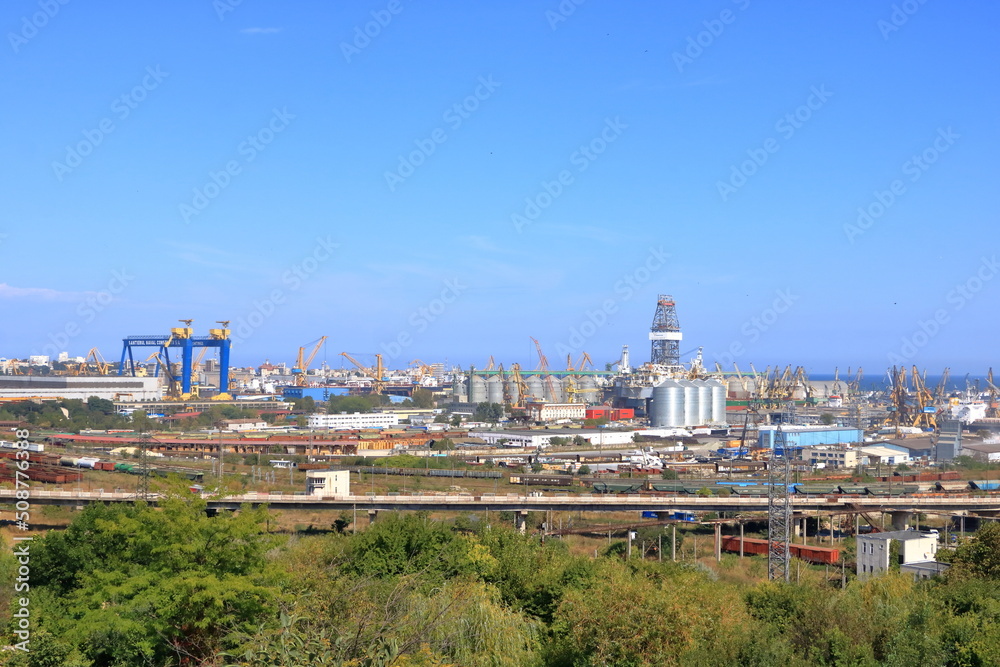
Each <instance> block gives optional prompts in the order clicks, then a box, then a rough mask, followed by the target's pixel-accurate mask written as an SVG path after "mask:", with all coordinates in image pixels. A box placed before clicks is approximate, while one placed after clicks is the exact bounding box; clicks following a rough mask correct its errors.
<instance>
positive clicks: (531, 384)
mask: <svg viewBox="0 0 1000 667" xmlns="http://www.w3.org/2000/svg"><path fill="white" fill-rule="evenodd" d="M524 383H525V384H526V385H528V396H530V397H531V399H532V400H535V401H544V400H545V389H544V383H543V382H542V378H540V377H539V376H537V375H529V376H528V379H527V380H525V381H524Z"/></svg>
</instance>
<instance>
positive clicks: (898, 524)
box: [889, 511, 910, 530]
mask: <svg viewBox="0 0 1000 667" xmlns="http://www.w3.org/2000/svg"><path fill="white" fill-rule="evenodd" d="M889 516H890V517H891V518H892V529H893V530H907V529H909V527H910V512H901V511H900V512H889Z"/></svg>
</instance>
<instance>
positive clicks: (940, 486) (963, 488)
mask: <svg viewBox="0 0 1000 667" xmlns="http://www.w3.org/2000/svg"><path fill="white" fill-rule="evenodd" d="M970 484H971V482H964V481H957V482H946V481H942V480H939V481H937V482H935V484H934V486H935V488H936V489H937V490H938V491H944V492H945V493H963V492H967V491H968V490H969V488H970Z"/></svg>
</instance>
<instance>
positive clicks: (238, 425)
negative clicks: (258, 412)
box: [222, 419, 267, 432]
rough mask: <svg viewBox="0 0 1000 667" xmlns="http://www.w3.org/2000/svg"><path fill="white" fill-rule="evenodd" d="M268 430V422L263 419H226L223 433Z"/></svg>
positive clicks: (223, 423)
mask: <svg viewBox="0 0 1000 667" xmlns="http://www.w3.org/2000/svg"><path fill="white" fill-rule="evenodd" d="M265 428H267V422H266V421H264V420H262V419H226V420H224V421H223V422H222V430H223V431H236V432H239V431H260V430H261V429H265Z"/></svg>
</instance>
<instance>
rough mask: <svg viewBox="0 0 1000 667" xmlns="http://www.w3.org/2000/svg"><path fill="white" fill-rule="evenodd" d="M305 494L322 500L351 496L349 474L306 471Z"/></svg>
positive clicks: (344, 472)
mask: <svg viewBox="0 0 1000 667" xmlns="http://www.w3.org/2000/svg"><path fill="white" fill-rule="evenodd" d="M306 494H308V495H310V496H319V497H323V498H344V497H346V496H349V495H351V473H350V472H348V471H347V470H307V471H306Z"/></svg>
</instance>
